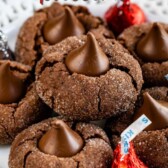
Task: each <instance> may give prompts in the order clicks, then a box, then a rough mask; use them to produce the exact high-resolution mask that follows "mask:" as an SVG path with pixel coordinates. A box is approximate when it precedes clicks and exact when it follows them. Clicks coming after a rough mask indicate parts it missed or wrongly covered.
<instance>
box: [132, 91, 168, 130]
mask: <svg viewBox="0 0 168 168" xmlns="http://www.w3.org/2000/svg"><path fill="white" fill-rule="evenodd" d="M142 114H145V115H146V116H147V117H148V118H149V119H150V120H151V121H152V124H150V125H149V126H148V127H147V128H146V129H145V130H146V131H151V130H159V129H164V128H166V127H168V102H166V101H161V100H155V99H154V98H153V97H152V96H151V95H150V94H149V93H148V92H145V93H143V104H142V106H141V108H140V109H139V111H138V112H137V113H136V114H135V116H134V120H136V119H137V118H138V117H140V116H141V115H142Z"/></svg>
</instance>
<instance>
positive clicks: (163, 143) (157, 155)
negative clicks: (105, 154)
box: [107, 87, 168, 168]
mask: <svg viewBox="0 0 168 168" xmlns="http://www.w3.org/2000/svg"><path fill="white" fill-rule="evenodd" d="M142 93H143V99H142V95H141V97H140V98H139V101H138V106H137V112H136V113H135V115H134V116H132V117H129V118H128V117H127V118H126V121H125V122H124V123H122V121H123V120H124V117H122V116H121V117H120V118H118V120H119V121H120V122H118V121H117V120H115V121H114V120H112V121H111V122H109V123H108V124H107V128H108V133H109V135H112V136H111V143H112V145H113V147H115V146H116V145H117V143H118V141H119V140H120V137H119V135H120V134H121V132H122V131H123V130H124V129H126V127H127V126H129V124H131V123H132V121H133V120H135V119H136V118H138V117H139V116H140V115H141V114H145V115H147V117H148V118H149V119H150V120H151V121H152V124H151V125H149V126H148V127H147V128H146V129H145V131H143V132H142V133H140V134H139V135H138V136H137V137H136V138H135V139H134V140H133V142H134V146H135V150H136V152H137V154H138V156H139V157H140V159H141V160H142V161H143V162H144V163H145V164H146V165H148V166H149V167H151V168H158V167H163V168H167V167H168V157H167V156H168V151H167V150H165V149H167V147H168V140H167V139H168V96H167V93H168V88H166V87H153V88H149V89H145V90H143V92H142ZM142 100H143V101H142ZM116 123H118V124H116ZM110 127H111V130H110Z"/></svg>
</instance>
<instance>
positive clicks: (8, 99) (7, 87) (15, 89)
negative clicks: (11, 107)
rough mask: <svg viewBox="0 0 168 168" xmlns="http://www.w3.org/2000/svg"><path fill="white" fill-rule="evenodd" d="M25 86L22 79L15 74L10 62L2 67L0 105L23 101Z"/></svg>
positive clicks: (0, 66) (0, 74) (0, 73)
mask: <svg viewBox="0 0 168 168" xmlns="http://www.w3.org/2000/svg"><path fill="white" fill-rule="evenodd" d="M23 92H24V84H23V81H22V80H21V79H19V78H18V77H17V76H15V75H14V74H13V72H12V71H11V70H10V64H9V63H8V62H5V63H2V64H1V65H0V103H1V104H9V103H15V102H17V101H18V100H19V99H21V97H22V95H23Z"/></svg>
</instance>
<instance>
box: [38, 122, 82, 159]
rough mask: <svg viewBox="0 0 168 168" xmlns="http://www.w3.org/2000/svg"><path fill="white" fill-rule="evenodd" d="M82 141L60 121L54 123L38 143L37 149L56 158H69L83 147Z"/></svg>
mask: <svg viewBox="0 0 168 168" xmlns="http://www.w3.org/2000/svg"><path fill="white" fill-rule="evenodd" d="M83 144H84V143H83V139H82V138H81V137H80V136H79V135H78V134H77V133H76V132H75V131H73V130H72V129H71V128H70V127H68V125H67V124H66V123H64V122H63V121H61V120H57V121H56V122H54V124H53V127H52V128H51V129H50V130H48V131H47V132H46V133H45V134H44V135H43V136H42V138H41V139H40V141H39V143H38V147H39V149H40V150H41V151H42V152H44V153H46V154H50V155H55V156H57V157H71V156H73V155H75V154H77V153H78V152H79V151H80V150H81V149H82V147H83Z"/></svg>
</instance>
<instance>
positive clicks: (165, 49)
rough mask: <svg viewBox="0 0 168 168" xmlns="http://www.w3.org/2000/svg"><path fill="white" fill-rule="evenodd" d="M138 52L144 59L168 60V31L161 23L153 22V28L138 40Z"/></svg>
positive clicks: (151, 60)
mask: <svg viewBox="0 0 168 168" xmlns="http://www.w3.org/2000/svg"><path fill="white" fill-rule="evenodd" d="M136 52H137V54H138V56H139V57H140V58H141V59H142V60H143V61H147V62H163V61H167V60H168V33H167V32H166V31H165V29H164V28H163V27H162V25H161V24H159V23H154V24H153V26H152V28H151V30H150V31H149V32H148V33H147V34H146V35H145V36H144V37H142V39H140V41H139V42H138V44H137V47H136Z"/></svg>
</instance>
